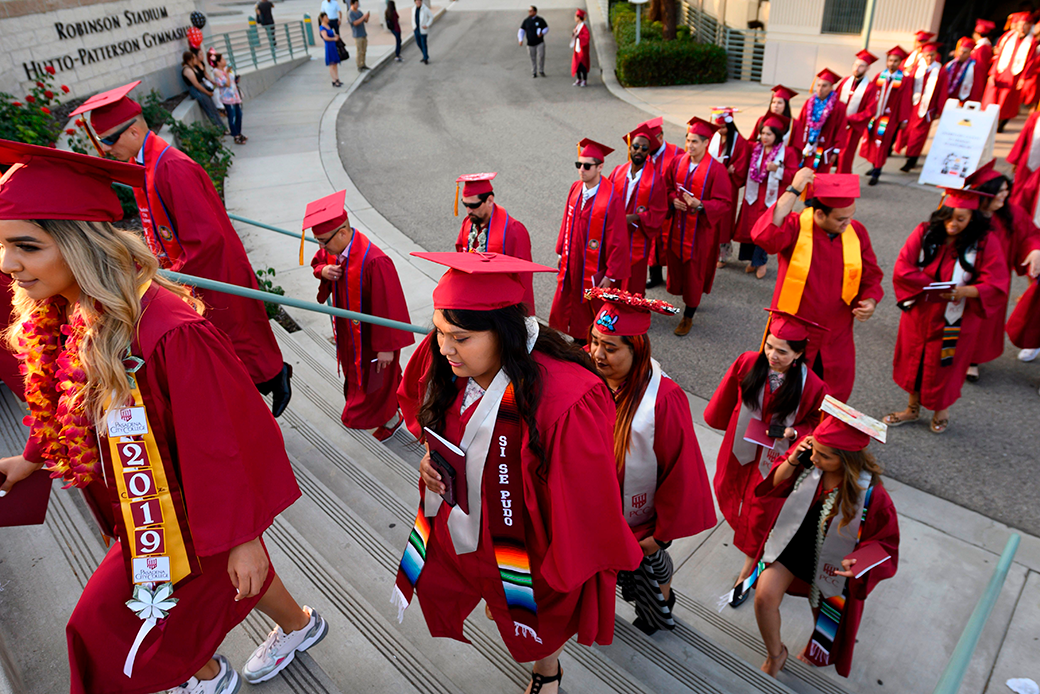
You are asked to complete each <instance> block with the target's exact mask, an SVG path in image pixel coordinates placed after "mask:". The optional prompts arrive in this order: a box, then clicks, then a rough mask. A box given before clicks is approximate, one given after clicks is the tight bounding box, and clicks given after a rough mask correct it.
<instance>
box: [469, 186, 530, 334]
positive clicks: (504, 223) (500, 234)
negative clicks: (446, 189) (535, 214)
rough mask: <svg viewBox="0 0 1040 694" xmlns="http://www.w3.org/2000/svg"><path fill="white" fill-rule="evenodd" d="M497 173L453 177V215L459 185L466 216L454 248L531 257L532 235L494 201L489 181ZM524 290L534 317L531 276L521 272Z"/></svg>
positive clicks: (525, 302) (524, 258) (471, 251)
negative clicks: (454, 178) (525, 288)
mask: <svg viewBox="0 0 1040 694" xmlns="http://www.w3.org/2000/svg"><path fill="white" fill-rule="evenodd" d="M497 175H498V173H476V174H464V175H462V176H459V177H458V178H457V179H456V180H455V187H456V190H455V216H456V217H458V216H459V208H458V203H459V191H458V186H459V184H462V204H463V206H464V207H465V208H466V218H465V219H463V220H462V228H461V229H459V237H458V239H456V240H455V250H456V251H459V252H460V253H462V252H468V253H500V254H502V255H508V256H512V257H513V258H520V259H521V260H530V259H531V235H530V234H529V233H527V227H525V226H524V225H523V224H522V223H521V222H520V220H519V219H517V218H516V217H514V216H513V215H511V214H509V213H508V212H506V209H505V208H504V207H501V206H500V205H499V204H498V203H496V202H495V189H494V188H493V187H492V186H491V181H492V180H493V179H494V178H495V176H497ZM521 279H523V281H524V284H525V285H526V286H527V290H526V291H525V292H524V304H525V305H526V306H527V310H528V312H529V313H530V314H531V315H532V316H533V315H535V311H534V287H533V286H532V277H531V275H522V276H521Z"/></svg>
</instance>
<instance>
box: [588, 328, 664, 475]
mask: <svg viewBox="0 0 1040 694" xmlns="http://www.w3.org/2000/svg"><path fill="white" fill-rule="evenodd" d="M590 332H591V329H590ZM621 341H622V342H623V343H624V344H625V345H627V346H628V347H629V349H631V350H632V370H631V371H629V372H628V378H626V379H625V382H624V383H622V384H621V387H620V388H618V389H617V392H615V393H614V404H615V405H616V406H617V418H616V419H615V420H614V462H615V463H616V464H617V469H618V472H621V471H622V470H623V469H624V468H625V458H626V457H627V456H628V449H629V446H630V445H631V443H632V420H634V419H635V417H636V410H638V409H639V403H641V402H642V401H643V395H644V394H645V393H646V387H647V386H648V385H650V376H651V374H652V371H653V367H652V366H651V365H650V338H648V337H647V336H646V335H633V336H631V337H628V336H625V337H622V338H621Z"/></svg>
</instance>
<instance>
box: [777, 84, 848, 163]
mask: <svg viewBox="0 0 1040 694" xmlns="http://www.w3.org/2000/svg"><path fill="white" fill-rule="evenodd" d="M815 99H816V97H815V96H810V97H809V98H808V99H807V100H806V102H805V103H804V104H802V110H801V112H799V114H798V117H797V118H795V119H794V121H793V122H792V123H791V144H792V146H794V147H796V148H797V149H798V150H799V151H802V150H803V148H804V147H805V144H806V142H807V141H808V140H807V136H808V128H809V116H811V115H812V104H813V101H815ZM834 102H835V103H834V108H833V110H831V113H830V115H829V116H828V117H827V120H826V121H824V123H823V127H822V128H821V129H820V136H819V137H818V138H817V139H816V147H815V148H814V149H813V151H812V152H810V153H809V154H808V155H807V156H805V157H804V159H802V162H803V163H802V166H808V167H809V168H815V169H816V172H817V173H830V170H831V167H832V166H834V165H835V164H837V162H838V155H839V154H840V153H841V146H842V144H843V143H844V140H845V120H846V119H845V104H843V103H841V101H840V100H839V99H837V98H835V100H834ZM818 148H822V149H823V156H821V157H820V163H819V165H818V166H814V164H815V161H816V149H818Z"/></svg>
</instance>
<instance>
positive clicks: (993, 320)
mask: <svg viewBox="0 0 1040 694" xmlns="http://www.w3.org/2000/svg"><path fill="white" fill-rule="evenodd" d="M1007 209H1008V211H1009V212H1010V213H1011V220H1012V222H1011V226H1010V227H1008V224H1007V222H1005V221H1004V219H1003V218H1002V217H1001V216H1000V215H998V214H994V215H993V216H992V217H991V218H990V219H991V220H992V221H991V226H990V234H989V236H990V238H993V239H996V240H998V241H1000V247H1001V249H1003V251H1004V258H1005V259H1006V260H1007V266H1008V275H1007V284H1006V285H1005V286H1004V292H1005V293H1004V295H1003V297H1002V298H1001V299H1000V305H999V306H997V307H995V308H994V310H993V311H992V312H991V313H990V314H989V315H988V316H986V317H985V318H984V319H983V320H982V326H981V327H980V328H979V339H978V341H977V342H976V343H975V353H974V355H973V356H972V359H971V362H972V363H973V364H985V363H986V362H989V361H993V360H994V359H996V358H997V357H999V356H1000V355H1001V354H1003V353H1004V318H1005V317H1006V316H1007V306H1008V299H1009V297H1010V295H1011V277H1012V274H1011V273H1013V272H1017V273H1018V274H1019V275H1025V274H1026V270H1027V268H1025V267H1023V265H1022V263H1024V262H1025V261H1026V256H1027V255H1029V253H1030V252H1032V251H1035V250H1040V229H1037V227H1036V225H1035V224H1033V219H1032V218H1031V217H1030V216H1029V214H1028V213H1027V212H1026V211H1025V210H1023V209H1022V208H1021V207H1019V206H1018V205H1015V204H1011V203H1007Z"/></svg>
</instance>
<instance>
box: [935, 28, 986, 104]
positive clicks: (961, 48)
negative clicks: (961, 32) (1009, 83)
mask: <svg viewBox="0 0 1040 694" xmlns="http://www.w3.org/2000/svg"><path fill="white" fill-rule="evenodd" d="M974 50H975V41H974V40H973V39H969V38H968V37H967V36H964V37H962V38H960V39H959V40H958V41H957V49H956V52H955V53H954V56H953V60H951V61H950V62H948V63H946V67H945V68H944V69H945V70H946V98H947V99H957V100H958V101H959V102H961V104H962V105H963V104H964V102H965V101H982V92H983V91H984V90H985V89H986V72H985V70H984V69H983V67H982V65H981V64H979V61H977V60H975V58H974V57H972V51H974Z"/></svg>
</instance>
